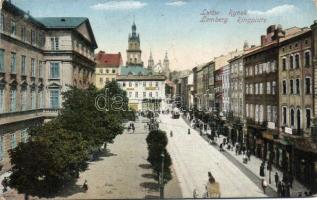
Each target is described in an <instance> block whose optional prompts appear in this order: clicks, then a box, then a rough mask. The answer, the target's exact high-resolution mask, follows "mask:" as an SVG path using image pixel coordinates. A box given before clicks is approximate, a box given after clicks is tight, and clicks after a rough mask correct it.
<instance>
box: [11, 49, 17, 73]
mask: <svg viewBox="0 0 317 200" xmlns="http://www.w3.org/2000/svg"><path fill="white" fill-rule="evenodd" d="M11 73H12V74H15V73H16V54H15V53H14V52H11Z"/></svg>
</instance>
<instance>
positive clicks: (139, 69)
mask: <svg viewBox="0 0 317 200" xmlns="http://www.w3.org/2000/svg"><path fill="white" fill-rule="evenodd" d="M149 73H150V70H149V69H147V68H144V67H143V66H139V65H133V66H129V65H128V66H122V67H121V69H120V74H121V75H148V74H149Z"/></svg>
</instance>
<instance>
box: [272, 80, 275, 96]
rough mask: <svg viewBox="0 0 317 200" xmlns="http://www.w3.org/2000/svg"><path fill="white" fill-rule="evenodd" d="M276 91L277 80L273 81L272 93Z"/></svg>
mask: <svg viewBox="0 0 317 200" xmlns="http://www.w3.org/2000/svg"><path fill="white" fill-rule="evenodd" d="M275 93H276V82H275V81H273V82H272V94H275Z"/></svg>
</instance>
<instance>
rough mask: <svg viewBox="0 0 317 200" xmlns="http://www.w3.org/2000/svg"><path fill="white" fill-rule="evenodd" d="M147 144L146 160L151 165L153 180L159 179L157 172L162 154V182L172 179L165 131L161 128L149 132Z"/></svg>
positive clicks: (159, 168)
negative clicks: (153, 174)
mask: <svg viewBox="0 0 317 200" xmlns="http://www.w3.org/2000/svg"><path fill="white" fill-rule="evenodd" d="M146 142H147V144H148V158H147V160H148V161H149V163H150V164H151V166H152V169H153V171H154V173H155V175H156V176H155V180H157V181H158V180H159V174H160V173H161V170H162V156H161V154H162V153H163V154H164V182H165V183H167V182H168V181H169V180H171V179H172V173H171V169H170V166H171V165H172V160H171V157H170V155H169V153H168V152H167V150H166V145H167V143H168V139H167V136H166V132H164V131H161V130H153V131H151V132H150V133H149V135H148V136H147V138H146Z"/></svg>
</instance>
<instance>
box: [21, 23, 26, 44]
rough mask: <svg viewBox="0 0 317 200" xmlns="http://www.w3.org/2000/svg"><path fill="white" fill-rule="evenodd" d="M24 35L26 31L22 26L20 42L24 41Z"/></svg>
mask: <svg viewBox="0 0 317 200" xmlns="http://www.w3.org/2000/svg"><path fill="white" fill-rule="evenodd" d="M25 35H26V29H25V26H23V27H22V28H21V40H23V41H25V40H26V37H25Z"/></svg>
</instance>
